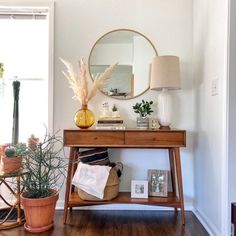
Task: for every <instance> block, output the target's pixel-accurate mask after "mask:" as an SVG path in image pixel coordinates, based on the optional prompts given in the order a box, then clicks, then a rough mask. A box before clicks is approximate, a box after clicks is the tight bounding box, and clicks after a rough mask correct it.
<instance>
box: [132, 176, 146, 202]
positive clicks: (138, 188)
mask: <svg viewBox="0 0 236 236" xmlns="http://www.w3.org/2000/svg"><path fill="white" fill-rule="evenodd" d="M131 198H148V181H147V180H132V181H131Z"/></svg>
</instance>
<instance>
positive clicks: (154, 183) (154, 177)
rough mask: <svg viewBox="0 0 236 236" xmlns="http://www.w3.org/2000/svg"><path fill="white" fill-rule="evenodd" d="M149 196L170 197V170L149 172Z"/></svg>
mask: <svg viewBox="0 0 236 236" xmlns="http://www.w3.org/2000/svg"><path fill="white" fill-rule="evenodd" d="M148 189H149V191H148V195H149V196H158V197H167V196H168V170H153V169H152V170H148Z"/></svg>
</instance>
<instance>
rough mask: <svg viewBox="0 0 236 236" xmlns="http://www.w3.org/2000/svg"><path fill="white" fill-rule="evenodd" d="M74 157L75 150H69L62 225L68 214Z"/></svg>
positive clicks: (72, 148)
mask: <svg viewBox="0 0 236 236" xmlns="http://www.w3.org/2000/svg"><path fill="white" fill-rule="evenodd" d="M75 157H76V148H74V147H71V148H70V156H69V164H68V172H67V180H66V192H65V203H64V215H63V223H64V224H65V223H66V219H67V213H68V202H69V198H70V194H71V181H72V175H73V169H74V167H73V165H74V161H75Z"/></svg>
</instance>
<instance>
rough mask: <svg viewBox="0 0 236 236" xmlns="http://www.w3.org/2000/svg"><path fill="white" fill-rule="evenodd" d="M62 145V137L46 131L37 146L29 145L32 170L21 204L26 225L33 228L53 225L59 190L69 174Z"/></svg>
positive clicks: (26, 161) (27, 162)
mask: <svg viewBox="0 0 236 236" xmlns="http://www.w3.org/2000/svg"><path fill="white" fill-rule="evenodd" d="M62 148H63V144H62V140H61V138H60V137H57V136H55V135H53V136H50V135H47V134H46V135H45V137H44V139H43V140H42V141H41V142H39V143H37V145H36V146H33V149H31V148H30V147H28V151H27V155H26V156H25V157H24V158H23V164H24V169H25V170H26V171H27V173H28V174H27V175H24V176H23V178H22V181H21V185H22V189H23V193H22V194H21V204H22V206H23V208H24V211H25V218H26V223H25V225H24V227H25V229H26V230H27V231H29V232H32V233H41V232H44V231H47V230H49V229H51V228H52V227H53V218H54V212H55V206H56V202H57V199H58V196H59V192H58V191H59V188H60V187H61V186H62V185H63V182H64V181H63V180H64V177H65V167H66V163H65V158H64V156H63V157H61V155H62V153H63V152H62ZM39 214H40V216H41V217H39Z"/></svg>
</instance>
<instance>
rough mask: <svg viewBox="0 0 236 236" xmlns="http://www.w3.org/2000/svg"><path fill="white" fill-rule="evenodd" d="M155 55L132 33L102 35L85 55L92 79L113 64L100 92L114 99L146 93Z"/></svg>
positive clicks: (143, 41) (136, 33)
mask: <svg viewBox="0 0 236 236" xmlns="http://www.w3.org/2000/svg"><path fill="white" fill-rule="evenodd" d="M156 55H157V52H156V49H155V47H154V46H153V44H152V43H151V41H150V40H149V39H148V38H146V37H145V36H144V35H142V34H140V33H138V32H136V31H132V30H125V29H122V30H116V31H112V32H109V33H107V34H105V35H104V36H102V37H101V38H100V39H99V40H98V41H97V42H96V43H95V45H94V46H93V48H92V50H91V53H90V56H89V71H90V74H91V77H92V78H95V76H96V75H97V74H98V73H102V72H103V71H104V70H105V68H106V67H108V66H109V65H111V64H114V63H117V62H118V65H117V67H116V68H115V70H114V71H113V73H112V76H111V78H110V80H109V81H108V83H107V85H106V86H105V87H104V88H103V90H102V92H103V93H104V94H106V95H108V96H111V97H113V98H117V99H131V98H134V97H137V96H139V95H141V94H142V93H144V92H145V91H147V90H148V88H149V81H150V67H151V62H152V58H153V57H154V56H156Z"/></svg>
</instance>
